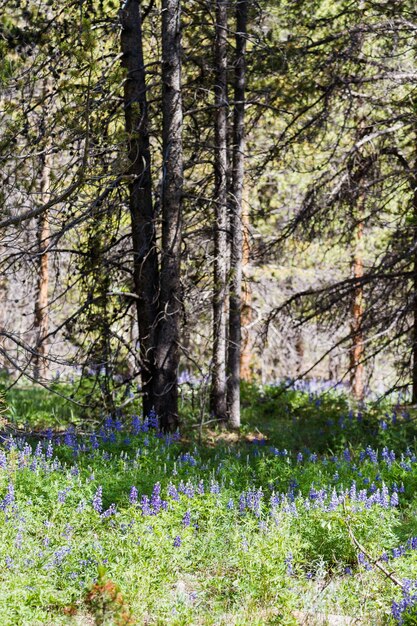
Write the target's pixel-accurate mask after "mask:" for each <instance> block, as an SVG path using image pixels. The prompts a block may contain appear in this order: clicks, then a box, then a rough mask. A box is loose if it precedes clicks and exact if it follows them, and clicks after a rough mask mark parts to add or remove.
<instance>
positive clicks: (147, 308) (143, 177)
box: [121, 0, 159, 415]
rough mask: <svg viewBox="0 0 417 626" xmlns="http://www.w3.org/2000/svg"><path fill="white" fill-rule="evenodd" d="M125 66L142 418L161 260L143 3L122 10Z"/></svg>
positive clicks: (148, 405) (150, 387)
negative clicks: (144, 42) (157, 235)
mask: <svg viewBox="0 0 417 626" xmlns="http://www.w3.org/2000/svg"><path fill="white" fill-rule="evenodd" d="M121 24H122V33H121V49H122V66H123V67H124V68H126V70H127V76H126V80H125V84H124V109H125V120H126V131H127V136H128V137H127V141H128V156H129V163H130V165H129V171H128V174H129V176H130V183H129V209H130V216H131V225H132V244H133V280H134V287H135V294H136V295H137V296H138V298H137V300H136V313H137V322H138V328H139V350H140V366H141V379H142V393H143V412H144V415H149V412H150V411H151V410H152V409H153V408H154V407H155V404H156V400H155V393H154V379H155V322H156V318H157V313H158V291H159V276H158V254H157V249H156V235H155V211H154V203H153V198H152V176H151V154H150V145H149V120H148V104H147V95H146V72H145V65H144V58H143V39H142V18H141V12H140V2H139V0H128V1H127V3H125V5H124V8H123V9H122V10H121Z"/></svg>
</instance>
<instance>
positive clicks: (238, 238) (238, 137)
mask: <svg viewBox="0 0 417 626" xmlns="http://www.w3.org/2000/svg"><path fill="white" fill-rule="evenodd" d="M247 21H248V2H247V0H236V61H235V86H234V119H233V183H232V196H233V197H232V202H231V208H232V211H231V224H230V230H231V277H230V298H229V302H230V310H229V350H228V374H229V377H228V386H227V404H228V423H229V426H230V427H231V428H239V427H240V349H241V306H242V295H241V292H242V243H243V234H242V231H243V228H242V195H243V182H244V166H245V162H244V161H245V156H244V150H245V88H246V63H245V53H246V32H247Z"/></svg>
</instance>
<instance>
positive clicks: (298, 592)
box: [0, 385, 417, 626]
mask: <svg viewBox="0 0 417 626" xmlns="http://www.w3.org/2000/svg"><path fill="white" fill-rule="evenodd" d="M8 402H9V411H8V415H7V416H6V417H7V420H8V421H7V422H5V424H4V433H3V444H2V446H1V449H0V565H1V567H0V581H1V587H0V588H1V592H0V623H1V624H2V625H4V626H6V625H8V624H19V625H28V626H29V625H34V624H44V625H45V626H46V625H48V626H52V625H54V626H58V625H60V624H74V625H75V624H86V625H89V624H91V625H93V624H108V625H110V624H111V625H112V624H116V625H122V624H126V625H127V624H134V623H136V624H160V625H165V624H167V625H171V624H172V625H184V626H185V625H194V624H195V625H200V624H201V625H205V624H207V625H224V626H232V625H236V626H237V625H239V626H243V625H248V626H249V625H251V626H252V625H254V626H256V625H263V624H282V625H296V624H306V625H307V624H331V625H333V626H337V625H338V624H340V625H342V624H343V625H344V624H346V625H347V624H363V625H378V624H397V623H403V624H415V623H417V618H416V613H414V610H415V609H414V607H415V606H417V595H416V594H417V587H415V585H416V584H417V583H416V579H417V516H416V509H417V456H416V455H417V444H416V434H417V427H416V424H415V422H414V415H410V414H409V413H407V412H406V411H404V409H403V408H399V407H397V408H396V407H392V406H391V407H388V406H385V407H382V406H380V405H379V406H370V405H369V406H366V407H363V408H362V409H361V410H360V411H359V410H358V409H357V408H356V409H352V408H351V407H350V406H349V401H348V399H347V398H346V397H344V396H342V395H336V394H334V393H333V394H332V393H327V394H323V395H317V394H309V393H306V392H296V391H289V390H284V389H283V388H282V387H268V388H258V387H256V386H255V385H251V386H246V387H245V388H244V390H243V414H244V423H243V427H242V433H241V435H240V436H239V437H238V436H236V435H233V436H228V435H227V434H226V433H224V432H221V431H217V430H215V429H213V430H203V432H202V433H200V429H199V428H195V427H194V426H195V424H194V422H193V419H194V418H193V410H192V408H191V406H190V402H191V401H190V398H187V397H184V405H183V413H184V416H185V424H184V429H183V433H182V434H181V435H180V434H176V435H169V436H168V435H162V434H160V433H158V432H157V431H156V429H155V425H154V423H153V421H152V420H145V421H142V420H141V419H139V418H138V417H137V416H132V415H127V416H125V417H120V419H115V418H106V419H104V420H102V421H101V423H100V424H99V425H97V427H95V428H94V429H92V430H91V431H88V429H87V428H86V426H85V425H83V428H82V432H81V427H80V422H79V416H77V415H74V414H69V413H68V409H67V408H65V406H64V405H63V404H60V403H61V401H60V400H59V399H58V400H57V399H54V397H51V396H50V395H48V394H47V393H46V392H42V393H41V392H39V391H36V390H33V389H26V390H22V389H20V390H19V389H17V390H14V391H13V392H11V393H10V394H9V396H8ZM66 411H67V412H66ZM71 423H72V424H71Z"/></svg>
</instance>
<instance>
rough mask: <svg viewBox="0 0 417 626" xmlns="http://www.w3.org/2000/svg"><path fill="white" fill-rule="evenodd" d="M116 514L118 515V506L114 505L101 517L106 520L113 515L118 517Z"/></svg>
mask: <svg viewBox="0 0 417 626" xmlns="http://www.w3.org/2000/svg"><path fill="white" fill-rule="evenodd" d="M116 513H117V509H116V505H115V504H114V503H113V504H111V505H110V506H109V508H108V509H107V510H106V511H104V513H102V514H101V515H100V517H101V518H103V519H106V518H107V517H110V516H111V515H116Z"/></svg>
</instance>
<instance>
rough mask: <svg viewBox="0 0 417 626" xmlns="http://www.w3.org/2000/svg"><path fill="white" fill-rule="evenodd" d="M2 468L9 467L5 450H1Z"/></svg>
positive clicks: (0, 465) (0, 462)
mask: <svg viewBox="0 0 417 626" xmlns="http://www.w3.org/2000/svg"><path fill="white" fill-rule="evenodd" d="M0 468H1V469H7V458H6V454H5V452H4V450H1V451H0Z"/></svg>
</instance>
